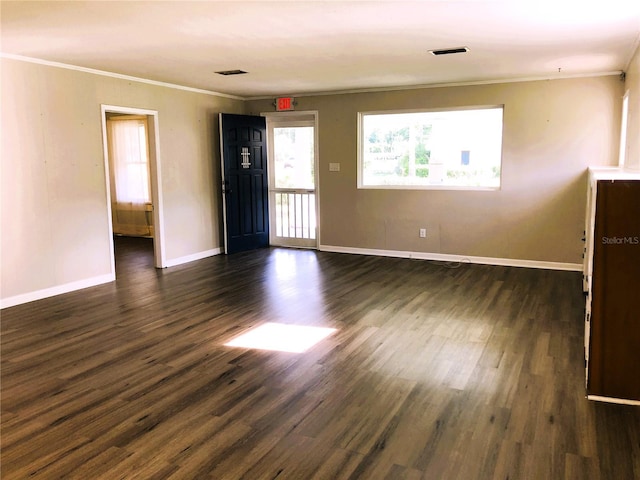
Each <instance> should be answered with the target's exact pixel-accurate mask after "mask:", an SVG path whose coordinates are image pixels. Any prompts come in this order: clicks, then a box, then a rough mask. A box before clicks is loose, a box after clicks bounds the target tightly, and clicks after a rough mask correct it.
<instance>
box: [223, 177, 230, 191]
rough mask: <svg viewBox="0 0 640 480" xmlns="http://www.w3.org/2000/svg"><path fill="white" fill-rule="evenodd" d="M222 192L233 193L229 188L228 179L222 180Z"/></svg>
mask: <svg viewBox="0 0 640 480" xmlns="http://www.w3.org/2000/svg"><path fill="white" fill-rule="evenodd" d="M222 193H223V194H227V193H231V189H230V188H229V182H228V181H227V180H224V181H223V182H222Z"/></svg>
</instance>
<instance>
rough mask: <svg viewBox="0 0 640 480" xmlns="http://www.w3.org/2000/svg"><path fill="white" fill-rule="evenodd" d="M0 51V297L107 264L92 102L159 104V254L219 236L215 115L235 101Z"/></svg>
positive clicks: (173, 254) (194, 248)
mask: <svg viewBox="0 0 640 480" xmlns="http://www.w3.org/2000/svg"><path fill="white" fill-rule="evenodd" d="M1 61H2V63H1V69H2V77H1V78H2V97H1V100H2V109H1V110H2V147H1V155H2V156H1V162H2V163H1V168H2V169H1V176H2V178H1V182H2V183H1V188H2V193H1V195H2V197H1V202H2V205H1V208H2V217H1V224H0V225H1V229H2V230H1V255H2V256H1V261H2V283H1V284H0V288H1V297H2V299H7V298H10V297H14V296H18V295H25V294H29V293H31V292H37V291H40V290H46V289H52V288H56V287H59V286H61V285H65V284H69V283H73V282H83V281H85V280H88V279H92V278H96V277H100V276H103V275H108V274H109V273H110V270H111V268H110V249H109V235H108V232H109V224H108V222H109V219H108V217H107V203H106V184H105V171H104V159H103V148H102V124H101V110H100V105H101V104H109V105H117V106H125V107H135V108H144V109H149V110H157V111H158V112H159V113H158V118H159V126H160V155H161V170H162V190H163V199H164V221H165V223H164V225H165V251H166V258H167V260H168V261H171V260H172V259H178V258H180V257H185V256H189V255H197V254H198V253H201V252H206V251H208V250H211V249H215V248H218V247H220V246H221V239H220V226H219V225H220V222H219V213H218V209H219V208H220V207H219V203H220V202H219V198H220V192H219V183H220V182H219V181H218V179H219V177H220V173H219V145H218V137H217V128H218V127H217V113H218V112H228V113H242V111H243V108H244V104H243V102H242V101H239V100H233V99H227V98H223V97H219V96H212V95H206V94H200V93H193V92H187V91H183V90H176V89H172V88H167V87H162V86H154V85H149V84H144V83H139V82H134V81H128V80H122V79H116V78H110V77H104V76H99V75H94V74H89V73H82V72H78V71H72V70H66V69H61V68H56V67H51V66H44V65H38V64H33V63H26V62H20V61H14V60H9V59H2V60H1Z"/></svg>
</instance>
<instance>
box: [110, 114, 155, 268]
mask: <svg viewBox="0 0 640 480" xmlns="http://www.w3.org/2000/svg"><path fill="white" fill-rule="evenodd" d="M102 135H103V145H104V161H105V177H106V183H107V185H106V187H107V214H108V220H109V237H110V246H111V269H112V272H113V274H114V275H115V272H116V270H115V242H114V235H122V236H126V237H138V238H140V239H141V240H140V241H141V242H142V243H144V242H146V243H148V242H149V241H150V242H152V243H153V265H154V266H155V267H156V268H163V267H165V266H166V262H165V255H164V222H163V211H162V192H161V188H160V185H161V184H160V178H161V177H160V162H159V157H160V156H159V133H158V112H156V111H154V110H143V109H136V108H128V107H117V106H111V105H102ZM142 239H146V240H142Z"/></svg>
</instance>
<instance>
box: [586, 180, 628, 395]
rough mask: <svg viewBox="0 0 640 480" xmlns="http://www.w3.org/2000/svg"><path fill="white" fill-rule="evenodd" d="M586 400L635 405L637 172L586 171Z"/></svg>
mask: <svg viewBox="0 0 640 480" xmlns="http://www.w3.org/2000/svg"><path fill="white" fill-rule="evenodd" d="M585 233H586V235H585V239H586V244H585V245H586V246H585V263H584V287H585V290H586V294H587V302H586V316H585V360H586V362H585V366H586V387H587V396H588V398H590V399H593V400H603V401H610V402H616V403H630V404H638V405H640V172H635V173H634V172H630V171H625V170H622V169H617V168H592V169H590V170H589V192H588V199H587V218H586V228H585Z"/></svg>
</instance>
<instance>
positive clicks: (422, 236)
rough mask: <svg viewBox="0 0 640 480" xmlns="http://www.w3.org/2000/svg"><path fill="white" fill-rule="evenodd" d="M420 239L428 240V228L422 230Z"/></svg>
mask: <svg viewBox="0 0 640 480" xmlns="http://www.w3.org/2000/svg"><path fill="white" fill-rule="evenodd" d="M420 238H427V229H426V228H421V229H420Z"/></svg>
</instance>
